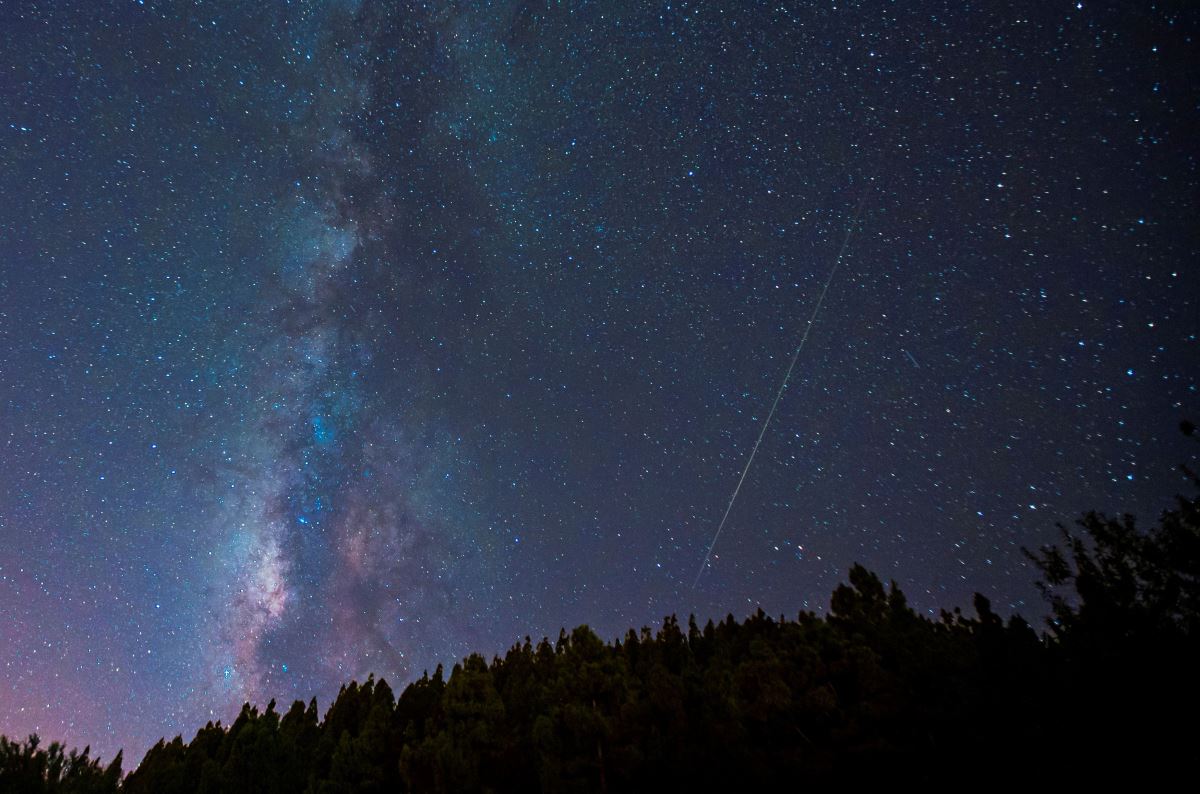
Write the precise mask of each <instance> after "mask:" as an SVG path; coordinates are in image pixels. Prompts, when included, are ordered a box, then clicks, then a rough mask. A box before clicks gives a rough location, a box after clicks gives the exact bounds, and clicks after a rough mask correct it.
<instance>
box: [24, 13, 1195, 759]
mask: <svg viewBox="0 0 1200 794" xmlns="http://www.w3.org/2000/svg"><path fill="white" fill-rule="evenodd" d="M1197 22H1198V16H1197V13H1196V12H1195V10H1194V9H1191V8H1189V7H1188V5H1187V4H1178V5H1174V4H1171V3H1167V4H1155V5H1152V6H1147V7H1142V8H1137V9H1133V8H1129V7H1125V6H1120V5H1107V4H1101V3H1094V4H1093V3H1086V2H1081V3H1041V4H1037V5H1036V6H1030V7H1028V8H1023V9H1015V8H1008V7H1001V6H995V7H993V6H989V5H987V4H973V3H966V4H963V3H943V2H931V3H889V2H863V3H845V4H843V3H833V2H824V3H759V2H744V3H708V2H656V3H650V2H641V1H636V2H635V1H630V2H587V1H586V0H579V2H563V3H550V2H546V3H542V2H510V1H508V0H494V1H493V2H487V3H459V2H445V1H444V0H435V1H434V2H424V3H408V2H375V1H374V0H337V1H336V2H290V3H239V2H216V1H212V2H202V1H201V0H195V1H194V2H184V1H183V0H179V1H178V2H172V1H168V0H144V2H143V1H142V0H135V1H134V2H117V1H116V0H114V1H113V2H96V3H92V2H86V3H84V2H78V3H42V2H22V3H11V4H5V5H4V7H3V9H0V97H2V98H3V103H2V107H3V115H2V117H0V195H3V196H4V197H5V199H4V200H3V202H0V541H2V543H0V732H3V733H6V734H9V735H21V734H24V733H28V732H33V731H37V732H39V733H41V734H43V735H45V736H47V737H50V738H61V739H65V740H67V741H69V742H73V743H77V744H79V745H83V744H90V745H91V746H92V747H93V748H98V749H99V750H100V751H101V752H102V753H105V754H109V755H111V754H112V753H115V752H116V750H117V749H118V748H122V747H123V748H125V749H126V754H127V758H129V759H130V760H136V759H137V758H139V757H140V755H141V753H142V752H144V750H145V749H146V748H147V747H148V746H149V745H150V744H151V743H152V742H153V741H155V740H156V739H157V738H158V737H159V736H162V735H167V736H173V735H174V734H176V733H180V732H183V733H185V734H187V733H189V732H190V731H193V730H195V728H197V727H199V725H200V724H202V723H203V722H204V721H206V720H208V719H223V720H228V719H230V717H232V716H233V715H234V714H236V709H237V707H238V706H239V705H240V704H241V702H242V701H244V700H252V701H256V702H259V703H265V702H266V701H267V700H269V699H270V698H272V697H274V698H277V699H279V700H280V701H281V702H285V703H286V702H289V701H290V700H292V699H294V698H303V699H307V698H309V697H310V696H313V695H316V696H318V698H319V699H320V700H321V702H322V703H328V701H329V698H330V696H331V695H332V694H334V693H336V691H337V687H338V686H339V685H340V684H341V683H343V682H344V681H347V680H349V679H350V678H352V677H359V678H362V677H365V676H366V675H367V674H368V673H370V672H374V673H376V674H377V675H383V676H386V677H387V678H388V679H389V680H390V681H392V682H393V683H403V682H404V681H407V680H410V679H411V678H413V677H414V676H419V675H420V673H421V672H422V670H424V669H426V668H432V667H433V666H434V665H436V664H437V663H439V662H447V663H448V662H452V661H453V660H454V659H455V658H457V657H458V656H460V655H462V654H464V653H467V652H469V651H473V650H479V651H482V652H485V653H491V652H498V651H501V650H503V649H504V648H505V647H506V646H507V645H508V644H510V643H511V642H513V641H514V640H516V639H517V638H520V637H524V636H525V635H526V634H530V635H534V636H535V637H537V636H541V635H543V634H549V635H552V636H555V635H557V632H558V629H559V627H561V626H573V625H576V624H579V623H582V622H587V623H589V624H590V625H591V626H592V627H593V628H595V629H596V630H597V631H598V632H600V633H601V634H602V635H608V636H613V635H616V634H618V633H621V632H623V631H624V630H625V629H626V628H628V627H629V626H637V625H642V624H647V623H654V622H657V621H658V620H660V619H661V618H662V617H663V616H664V615H666V614H670V613H677V614H680V615H686V614H688V613H692V612H694V613H696V615H697V616H698V617H700V618H701V619H704V618H707V617H710V616H714V617H720V616H723V615H724V614H726V613H727V612H732V613H734V614H736V615H742V614H745V613H748V612H750V611H752V610H754V609H756V608H758V607H760V606H761V607H762V608H764V609H766V610H767V611H769V612H773V613H779V612H786V613H789V614H791V613H794V612H795V611H797V610H799V609H821V608H823V607H824V605H825V603H826V599H827V597H828V593H829V592H830V590H831V589H832V588H833V587H834V586H835V585H836V584H837V583H838V582H839V581H841V579H842V578H843V577H844V575H845V573H846V571H847V570H848V568H849V566H850V565H851V564H852V563H853V562H856V561H858V562H862V563H863V564H865V565H867V566H868V567H871V568H873V569H875V570H877V571H879V572H880V574H881V575H883V576H884V577H890V578H893V579H895V580H896V581H897V582H898V583H899V585H900V586H901V587H902V588H903V589H904V590H905V592H906V594H907V595H908V596H909V599H910V601H911V602H912V603H914V604H915V605H917V606H918V607H920V608H921V609H923V610H928V611H930V612H931V613H936V612H937V610H938V609H940V608H943V607H952V606H954V605H958V604H966V603H969V600H970V597H971V594H972V593H973V592H974V591H976V590H978V591H981V592H983V593H985V594H986V595H988V596H989V597H990V598H991V599H992V601H993V602H994V603H996V604H997V605H998V606H1002V607H1004V608H1005V610H1006V611H1017V612H1021V613H1022V614H1024V615H1026V616H1027V617H1030V618H1031V619H1035V618H1037V617H1039V616H1040V615H1041V614H1042V611H1043V607H1042V606H1041V603H1040V602H1039V601H1038V597H1037V594H1036V590H1035V588H1034V579H1035V575H1034V571H1033V570H1031V566H1030V565H1029V563H1028V562H1027V560H1026V558H1025V557H1024V556H1023V554H1022V552H1021V549H1022V547H1030V548H1032V547H1036V546H1038V545H1040V544H1042V543H1046V542H1050V541H1053V540H1054V539H1055V537H1056V529H1055V522H1056V521H1065V522H1069V521H1070V520H1071V519H1072V518H1074V517H1075V516H1077V515H1078V514H1079V513H1080V512H1082V511H1084V510H1087V509H1100V510H1107V511H1110V512H1121V511H1130V512H1135V513H1137V514H1139V515H1141V516H1142V517H1143V518H1146V519H1151V518H1153V516H1154V514H1155V513H1156V512H1157V511H1159V510H1161V509H1162V508H1163V507H1165V506H1166V505H1167V504H1168V503H1169V499H1170V497H1171V495H1172V493H1173V492H1175V491H1176V490H1177V489H1179V488H1181V487H1183V484H1182V483H1181V481H1179V480H1178V479H1177V478H1176V477H1175V476H1174V475H1173V473H1172V470H1173V467H1174V466H1175V465H1176V464H1178V463H1180V462H1184V461H1187V460H1189V459H1194V456H1195V452H1194V447H1189V446H1188V445H1187V444H1185V443H1184V441H1185V440H1184V439H1182V438H1180V437H1178V434H1177V433H1176V432H1175V426H1176V425H1177V424H1178V422H1179V421H1180V420H1181V419H1184V418H1187V417H1192V418H1193V419H1194V418H1196V417H1197V415H1198V412H1197V407H1198V402H1197V380H1196V374H1197V367H1196V362H1197V347H1196V334H1197V332H1198V326H1200V322H1198V316H1200V315H1198V314H1197V306H1196V297H1195V296H1196V295H1197V294H1200V292H1198V291H1197V286H1198V285H1197V278H1196V272H1195V263H1196V261H1197V254H1198V252H1200V233H1198V231H1197V229H1198V228H1200V227H1197V225H1196V223H1195V220H1194V219H1195V216H1196V210H1197V189H1198V185H1200V180H1198V175H1197V162H1196V149H1195V141H1196V140H1197V139H1198V137H1197V134H1198V133H1200V128H1198V125H1197V117H1196V108H1197V107H1200V96H1198V89H1197V86H1200V75H1198V74H1197V66H1196V65H1197V64H1198V63H1200V59H1198V58H1197V57H1196V38H1195V37H1196V35H1197V32H1198V31H1197ZM844 242H845V246H844V250H843V243H844ZM839 251H842V255H841V259H840V260H839V259H838V257H839ZM835 262H837V263H838V267H837V270H836V271H835V272H834V273H833V275H834V278H833V280H832V281H831V282H830V289H829V291H828V294H827V296H826V298H825V300H824V302H823V305H822V307H821V311H820V314H819V315H818V317H817V320H816V322H815V324H814V325H813V327H812V328H811V330H810V336H809V338H808V340H807V343H806V346H805V348H804V350H803V351H802V355H801V356H800V358H799V359H798V360H797V365H796V369H795V371H794V374H793V375H792V377H791V379H790V381H789V384H788V388H787V390H786V391H785V393H784V395H783V398H782V400H781V402H780V404H779V407H778V411H777V412H776V414H775V415H774V417H773V419H772V422H771V425H770V427H769V428H768V430H767V432H766V434H765V435H764V437H763V441H762V445H761V448H760V449H759V451H758V454H757V456H756V458H755V462H754V465H753V467H751V469H750V470H749V472H748V475H747V477H746V480H745V482H744V484H743V486H742V488H741V490H740V493H739V496H738V500H737V502H736V504H735V505H734V507H733V509H732V511H731V513H730V517H729V521H728V523H727V525H726V526H725V528H724V531H723V533H722V535H721V537H720V538H719V542H718V543H717V544H716V546H715V548H714V549H713V555H712V557H711V559H710V560H709V562H708V563H707V565H706V566H705V567H704V568H703V570H702V574H701V576H700V578H699V581H698V585H697V586H696V587H695V588H693V586H692V582H693V579H694V578H695V575H696V572H697V569H698V568H699V567H700V566H701V563H702V560H703V559H704V553H705V550H706V549H707V548H708V546H709V544H710V541H711V540H712V538H713V534H714V532H715V531H716V529H717V525H718V522H719V521H720V518H721V515H722V512H723V511H724V510H725V507H726V504H727V503H728V500H729V497H730V494H731V492H732V489H733V487H734V485H735V484H736V482H737V479H738V476H739V475H740V474H741V472H742V469H743V466H744V465H745V461H746V459H747V456H748V455H749V454H750V450H751V448H752V446H753V444H754V442H755V439H756V437H757V436H758V433H759V430H760V428H761V426H762V422H763V420H764V418H765V417H766V414H767V412H768V411H769V410H770V408H771V403H772V400H773V399H774V397H775V393H776V389H777V388H778V387H779V384H780V380H781V378H782V377H783V374H784V372H785V370H786V369H787V366H788V363H789V361H790V359H791V357H792V354H793V352H794V351H795V349H796V346H797V344H798V342H799V340H800V338H801V337H802V335H803V334H804V332H805V328H806V320H807V319H808V318H809V316H810V314H811V313H812V311H813V309H814V307H815V302H816V301H817V299H818V295H819V294H820V292H821V289H822V286H823V285H824V284H825V281H826V278H827V277H828V276H829V274H830V272H831V268H832V267H833V266H834V264H835Z"/></svg>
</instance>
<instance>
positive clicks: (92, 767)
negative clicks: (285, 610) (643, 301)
mask: <svg viewBox="0 0 1200 794" xmlns="http://www.w3.org/2000/svg"><path fill="white" fill-rule="evenodd" d="M1183 430H1184V432H1185V433H1187V434H1188V435H1194V431H1195V427H1194V426H1193V425H1191V424H1190V423H1184V425H1183ZM1184 472H1185V474H1186V476H1187V478H1188V479H1189V480H1190V483H1191V486H1192V487H1193V488H1194V489H1196V490H1197V492H1198V493H1200V479H1198V478H1197V476H1196V474H1195V473H1194V472H1192V471H1190V470H1188V469H1187V468H1186V467H1185V468H1184ZM1060 529H1061V539H1060V542H1059V543H1058V544H1056V545H1053V546H1049V547H1046V548H1043V549H1040V550H1038V551H1034V552H1027V555H1028V557H1029V558H1030V560H1031V561H1032V563H1033V564H1034V565H1035V566H1036V568H1037V570H1038V571H1039V572H1040V576H1041V580H1040V587H1041V589H1042V591H1043V593H1044V595H1045V596H1046V598H1047V599H1048V604H1049V612H1050V616H1049V618H1048V620H1047V625H1046V627H1045V629H1044V630H1043V631H1041V632H1039V631H1037V630H1035V629H1034V628H1033V627H1031V626H1030V625H1029V624H1028V623H1026V622H1025V621H1024V620H1023V619H1021V618H1020V617H1018V616H1013V617H1011V618H1009V619H1008V620H1004V619H1003V618H1002V617H1000V616H999V615H997V614H996V613H995V612H994V611H993V610H992V607H991V605H990V603H989V602H988V600H987V599H986V598H985V597H983V596H982V595H976V596H975V603H974V613H975V614H974V616H968V615H966V614H964V613H963V612H961V611H960V610H958V609H955V610H954V611H953V612H946V611H943V612H942V613H941V615H940V617H939V618H938V619H929V618H927V617H924V616H922V615H920V614H918V613H917V612H915V611H914V610H913V609H912V608H911V607H910V606H909V605H908V603H907V601H906V600H905V597H904V594H903V593H902V592H901V591H900V590H899V588H897V587H896V585H895V583H892V584H891V586H890V587H885V585H884V584H883V582H882V581H881V580H880V579H879V577H878V576H876V575H875V574H874V573H872V572H870V571H868V570H866V569H865V568H863V567H861V566H857V565H856V566H855V567H854V568H853V569H852V570H851V571H850V574H849V582H848V583H847V584H843V585H840V586H839V587H838V588H837V589H836V590H835V591H834V593H833V595H832V599H831V602H830V609H829V612H828V614H827V615H826V616H818V615H816V614H815V613H812V612H802V613H800V614H799V616H798V617H797V618H796V619H794V620H793V619H788V618H784V617H779V618H775V617H772V616H769V615H767V614H765V613H763V612H762V611H761V610H759V611H758V612H757V613H756V614H754V615H752V616H750V617H749V618H747V619H746V620H744V621H740V622H739V621H738V620H736V619H734V617H733V616H732V615H731V616H729V617H727V618H726V619H724V620H723V621H721V622H719V623H713V622H712V621H709V622H708V623H706V624H705V625H704V626H699V625H697V624H696V622H695V621H694V620H689V621H688V623H687V625H686V626H681V625H680V623H679V622H678V621H677V619H676V618H675V617H674V616H672V617H669V618H667V619H666V620H665V621H664V623H663V625H662V627H661V628H660V629H658V630H657V631H656V632H651V630H650V629H648V628H643V629H642V630H641V632H640V633H639V632H635V631H633V630H630V631H629V633H628V634H626V636H625V637H623V638H621V639H619V640H617V641H614V642H611V643H607V644H606V643H605V642H603V641H602V640H601V639H600V638H598V637H597V636H596V635H595V634H594V633H593V632H592V631H591V630H589V629H588V628H587V626H580V627H578V628H576V629H575V630H573V631H571V632H569V633H568V632H566V631H563V632H561V633H560V635H559V637H558V639H557V640H556V641H554V642H550V641H549V640H546V639H543V640H542V641H541V642H538V643H536V644H535V643H533V642H531V641H530V639H529V638H526V640H525V642H523V643H520V644H518V645H515V646H513V647H512V648H510V649H509V650H508V652H507V653H505V654H504V656H503V657H496V658H494V659H493V660H492V661H491V662H490V663H489V662H488V661H487V660H486V659H485V658H484V657H483V656H480V655H478V654H473V655H471V656H469V657H467V658H466V659H465V660H463V661H462V662H461V663H459V664H456V665H454V667H453V669H452V670H451V671H450V672H449V674H448V675H447V674H445V672H444V671H443V669H442V668H441V667H440V666H439V667H438V668H437V670H436V671H435V672H434V673H433V674H432V675H428V674H427V675H425V676H423V677H422V678H421V679H420V680H418V681H415V682H413V683H412V684H410V685H408V686H407V687H405V688H404V690H403V691H402V692H400V694H399V697H396V696H395V695H394V693H393V691H392V689H391V687H389V686H388V684H387V683H386V682H385V681H383V680H376V679H375V678H373V677H372V678H368V679H367V680H366V681H365V682H362V683H358V682H350V683H349V684H347V685H346V686H344V687H342V689H341V692H340V693H339V694H338V696H337V698H336V700H335V701H334V702H333V704H332V706H331V707H330V708H329V710H328V711H327V712H326V713H325V715H324V718H323V719H322V718H321V715H320V712H319V710H318V706H317V703H316V701H315V699H314V700H312V701H310V702H308V703H307V704H306V703H304V702H302V701H296V702H295V703H293V704H292V705H291V707H290V708H288V709H287V710H286V712H280V711H277V710H276V707H275V703H274V701H272V702H271V703H270V704H268V705H267V707H266V709H265V710H260V709H258V708H257V707H254V706H251V705H250V704H246V705H245V706H244V707H243V708H242V711H241V713H240V714H239V715H238V716H237V718H236V719H235V720H234V721H233V723H232V724H231V725H229V726H223V725H221V724H220V723H209V724H208V725H206V726H204V727H203V728H201V729H200V730H199V732H198V733H197V734H196V735H195V737H194V738H193V739H192V740H191V741H189V742H185V741H184V740H183V739H182V737H175V738H174V739H172V740H170V741H166V740H163V741H160V742H158V744H156V745H155V746H154V747H153V748H151V750H150V751H149V752H148V753H147V754H146V756H145V758H144V759H143V760H142V762H141V764H140V765H139V766H138V767H137V768H136V769H134V770H133V771H132V772H130V773H129V774H128V775H127V776H125V777H122V773H121V762H122V759H121V756H120V755H119V754H118V756H117V757H116V759H114V760H113V761H112V762H111V763H109V764H107V765H102V764H101V763H100V762H99V761H98V760H97V759H95V758H91V757H90V756H89V751H88V750H87V749H85V750H83V751H82V752H77V751H72V752H69V753H68V752H67V751H66V750H65V749H64V748H63V747H62V746H61V745H59V744H51V745H50V746H48V747H43V746H42V744H41V742H40V741H39V740H38V738H37V737H30V738H29V739H27V740H24V741H10V740H8V739H4V738H2V737H0V792H4V793H5V794H8V792H13V793H14V794H17V793H19V794H24V793H25V792H38V793H39V794H40V793H41V792H55V793H59V792H61V793H63V794H76V793H78V794H93V793H95V794H100V793H101V792H117V791H121V792H129V793H130V794H182V793H183V792H270V793H275V792H279V793H280V794H282V793H283V792H314V793H316V792H399V791H421V792H426V791H431V792H441V791H548V792H558V791H580V792H584V791H645V790H669V791H676V790H678V791H685V790H699V791H717V790H720V791H758V790H785V789H786V790H796V789H798V788H800V787H804V786H807V787H813V788H817V789H826V788H832V787H833V786H835V785H836V786H839V787H841V786H845V785H863V784H891V785H894V784H895V783H896V782H913V783H915V782H924V783H931V784H938V783H942V784H949V783H957V784H959V785H966V786H970V787H971V788H991V787H995V786H997V785H1000V784H1006V783H1007V784H1022V785H1039V786H1044V785H1050V784H1062V785H1072V786H1078V785H1084V784H1107V785H1113V784H1117V783H1121V782H1138V783H1141V784H1152V783H1154V782H1155V781H1156V780H1158V781H1167V780H1172V779H1174V778H1173V776H1174V775H1176V774H1178V773H1186V772H1188V771H1190V763H1189V762H1190V758H1191V754H1192V753H1193V752H1194V741H1193V739H1194V736H1195V730H1194V729H1192V728H1188V727H1186V726H1187V725H1189V724H1191V722H1192V720H1193V719H1194V715H1195V713H1196V706H1197V705H1200V697H1198V695H1200V687H1198V685H1197V670H1198V669H1200V665H1198V662H1200V654H1198V653H1197V649H1198V648H1197V629H1198V627H1200V506H1198V500H1197V496H1192V497H1183V496H1180V497H1177V500H1176V505H1175V506H1174V507H1173V508H1172V509H1169V510H1167V511H1165V512H1164V513H1163V515H1162V516H1161V517H1160V519H1159V521H1158V522H1157V524H1156V525H1154V526H1153V527H1150V528H1149V529H1141V528H1139V527H1138V526H1137V523H1136V522H1135V520H1134V519H1133V518H1132V517H1131V516H1128V515H1126V516H1121V517H1111V516H1106V515H1103V514H1099V513H1094V512H1093V513H1088V514H1086V515H1085V516H1084V517H1083V518H1082V519H1080V520H1079V521H1078V522H1076V526H1075V527H1073V528H1068V527H1061V528H1060ZM1183 779H1184V780H1186V779H1188V778H1187V777H1184V778H1183Z"/></svg>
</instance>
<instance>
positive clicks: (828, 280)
mask: <svg viewBox="0 0 1200 794" xmlns="http://www.w3.org/2000/svg"><path fill="white" fill-rule="evenodd" d="M870 195H871V191H870V189H869V188H868V189H867V190H866V191H865V192H864V193H863V196H862V198H861V199H859V201H858V208H857V209H856V210H855V211H854V220H852V221H851V222H850V227H849V228H848V229H846V236H845V238H844V239H843V240H842V247H841V248H840V249H839V250H838V253H837V256H836V257H834V260H833V266H832V267H831V268H829V275H828V276H826V277H825V285H824V286H823V287H821V294H820V295H818V296H817V303H816V305H815V306H813V310H812V315H811V316H810V317H809V318H808V323H807V324H806V325H805V326H804V334H803V335H802V336H801V337H800V344H798V345H796V352H795V353H793V354H792V360H791V363H789V364H788V368H787V372H786V373H784V375H783V380H782V381H781V382H780V384H779V390H778V391H777V392H776V393H775V401H774V402H773V403H771V410H770V411H769V412H768V413H767V418H766V419H765V420H763V423H762V429H760V430H759V431H758V439H757V440H755V442H754V448H753V449H751V450H750V457H749V458H747V459H746V466H745V468H743V469H742V476H741V477H738V481H737V485H735V486H734V488H733V495H732V496H730V497H729V504H728V505H726V506H725V515H723V516H721V523H720V524H718V525H717V531H716V533H715V534H714V535H713V539H712V543H709V544H708V551H706V552H705V553H704V561H703V562H701V563H700V570H698V571H696V578H695V580H693V581H692V589H693V590H695V589H696V585H698V584H700V577H701V576H703V575H704V569H705V568H707V567H708V561H709V559H710V558H711V557H712V553H713V549H714V548H716V545H717V539H718V538H719V537H721V530H723V529H725V522H726V521H728V520H729V513H730V512H731V511H732V510H733V504H734V502H736V501H737V498H738V492H739V491H741V490H742V483H744V482H745V481H746V475H747V474H748V473H749V472H750V466H751V464H753V463H754V456H755V455H757V454H758V447H759V445H761V444H762V440H763V437H764V436H765V435H766V434H767V428H768V427H770V425H771V419H772V418H773V417H774V416H775V409H776V408H778V407H779V401H780V400H781V399H783V392H784V389H786V388H787V384H788V379H789V378H791V377H792V370H793V369H795V368H796V362H797V361H798V360H799V359H800V353H801V351H803V350H804V344H805V343H806V342H807V341H808V335H809V333H811V332H812V327H813V324H814V323H815V322H816V321H817V315H818V314H820V312H821V305H822V304H823V303H824V302H825V294H826V293H828V292H829V285H830V284H832V283H833V277H834V275H835V274H836V273H837V271H838V268H839V267H840V266H841V264H842V257H844V256H845V254H846V249H847V247H849V245H850V235H851V234H853V233H854V227H855V226H857V225H858V219H859V218H860V217H862V212H863V208H864V207H865V206H866V204H867V198H868V197H869V196H870Z"/></svg>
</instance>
